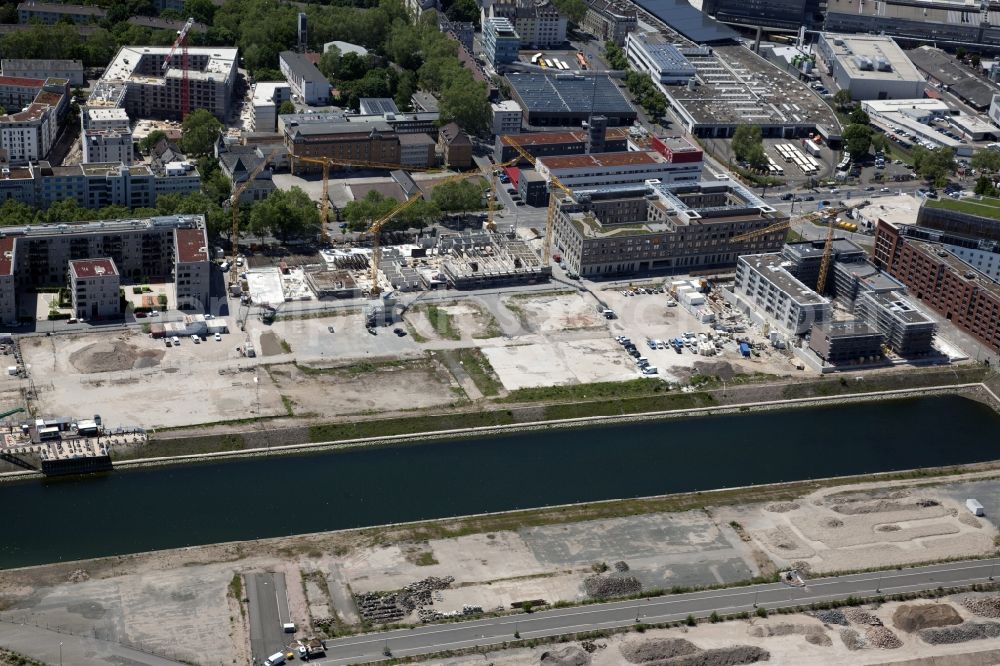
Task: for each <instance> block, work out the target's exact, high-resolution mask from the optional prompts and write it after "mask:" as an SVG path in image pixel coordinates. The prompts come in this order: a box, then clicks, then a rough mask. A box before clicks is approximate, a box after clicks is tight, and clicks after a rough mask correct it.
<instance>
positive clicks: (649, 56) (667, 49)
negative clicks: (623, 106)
mask: <svg viewBox="0 0 1000 666" xmlns="http://www.w3.org/2000/svg"><path fill="white" fill-rule="evenodd" d="M625 56H626V57H627V58H628V61H629V62H630V63H632V65H633V66H634V67H635V68H636V69H637V70H638V71H640V72H646V73H648V74H649V75H650V76H651V77H653V80H654V81H659V82H660V83H663V84H665V85H683V84H685V83H687V82H688V81H690V80H691V79H693V78H694V77H695V75H696V74H697V70H695V68H694V65H692V64H691V63H690V62H688V60H687V58H685V57H684V56H683V54H681V51H680V49H678V48H677V47H676V46H674V45H673V44H669V43H667V42H665V41H662V40H660V39H654V38H653V37H651V36H649V35H647V34H644V33H640V32H633V33H631V34H629V36H628V38H627V39H626V40H625Z"/></svg>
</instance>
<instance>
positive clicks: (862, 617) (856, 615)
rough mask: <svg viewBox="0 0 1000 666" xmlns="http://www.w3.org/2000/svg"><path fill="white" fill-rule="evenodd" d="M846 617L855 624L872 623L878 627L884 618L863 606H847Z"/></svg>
mask: <svg viewBox="0 0 1000 666" xmlns="http://www.w3.org/2000/svg"><path fill="white" fill-rule="evenodd" d="M844 617H846V618H847V619H848V620H850V621H851V622H853V623H854V624H870V625H872V626H876V627H878V626H881V625H882V620H880V619H878V618H877V617H875V616H874V615H872V614H871V613H869V612H868V611H866V610H862V609H861V608H845V609H844Z"/></svg>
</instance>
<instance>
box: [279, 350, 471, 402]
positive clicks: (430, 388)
mask: <svg viewBox="0 0 1000 666" xmlns="http://www.w3.org/2000/svg"><path fill="white" fill-rule="evenodd" d="M317 368H318V369H316V370H312V371H306V370H303V369H302V368H301V367H299V366H296V365H293V364H283V365H274V366H269V367H268V374H269V375H270V376H271V379H272V380H273V381H274V385H275V387H276V388H277V390H278V392H279V393H280V394H281V395H282V396H285V397H287V398H288V399H289V400H291V401H292V404H293V409H294V412H295V414H297V415H303V416H306V415H324V416H329V415H333V414H357V413H361V412H367V411H373V410H378V411H393V410H400V409H414V408H421V407H434V406H438V405H443V404H448V403H450V402H453V401H455V400H456V398H457V397H459V395H458V393H457V392H456V390H455V389H456V387H457V383H456V382H455V380H454V378H452V376H451V374H450V373H449V372H448V370H447V369H446V368H445V367H444V366H442V365H440V364H439V363H437V362H436V361H433V360H430V359H422V360H413V361H405V362H402V361H401V362H387V363H379V362H372V363H365V362H361V363H355V364H352V365H348V366H341V367H339V368H338V367H331V368H325V369H321V368H319V367H318V366H317Z"/></svg>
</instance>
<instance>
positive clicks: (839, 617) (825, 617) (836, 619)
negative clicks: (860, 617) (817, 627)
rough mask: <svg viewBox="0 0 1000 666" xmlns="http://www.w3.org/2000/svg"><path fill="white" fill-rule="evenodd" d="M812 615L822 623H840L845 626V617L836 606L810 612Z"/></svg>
mask: <svg viewBox="0 0 1000 666" xmlns="http://www.w3.org/2000/svg"><path fill="white" fill-rule="evenodd" d="M812 616H813V617H814V618H816V619H817V620H819V621H820V622H822V623H823V624H842V625H844V626H845V627H846V626H847V618H846V617H844V613H843V611H841V610H839V609H836V608H831V609H830V610H821V611H816V612H815V613H812Z"/></svg>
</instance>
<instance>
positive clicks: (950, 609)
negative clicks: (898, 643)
mask: <svg viewBox="0 0 1000 666" xmlns="http://www.w3.org/2000/svg"><path fill="white" fill-rule="evenodd" d="M892 624H893V626H895V627H896V628H897V629H900V630H902V631H905V632H907V633H913V632H914V631H920V630H921V629H930V628H932V627H947V626H950V625H954V624H962V616H961V615H959V614H958V611H956V610H955V607H954V606H952V605H951V604H903V605H902V606H900V607H899V608H897V609H896V612H895V613H893V614H892Z"/></svg>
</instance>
